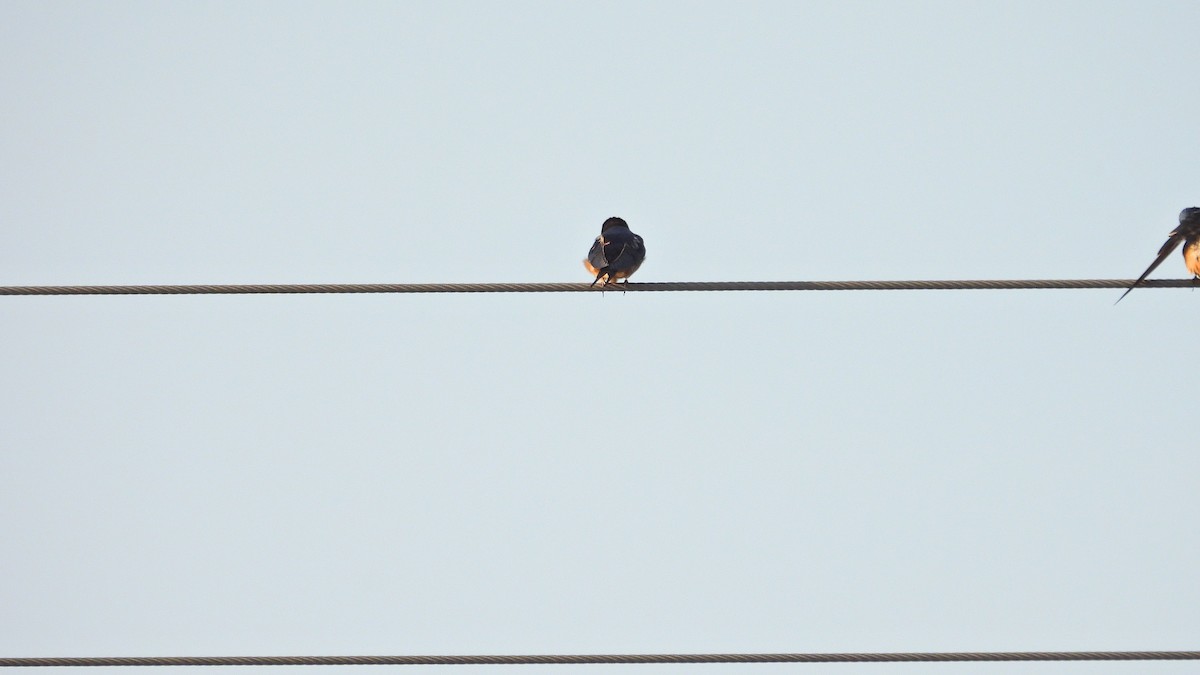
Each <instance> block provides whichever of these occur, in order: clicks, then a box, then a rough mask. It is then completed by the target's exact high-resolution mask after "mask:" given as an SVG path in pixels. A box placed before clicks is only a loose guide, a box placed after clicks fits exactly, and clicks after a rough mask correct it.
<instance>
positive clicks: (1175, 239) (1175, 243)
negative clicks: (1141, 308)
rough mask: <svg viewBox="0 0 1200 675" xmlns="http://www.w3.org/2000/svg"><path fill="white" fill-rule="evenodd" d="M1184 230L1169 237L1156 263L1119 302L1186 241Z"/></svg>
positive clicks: (1179, 229)
mask: <svg viewBox="0 0 1200 675" xmlns="http://www.w3.org/2000/svg"><path fill="white" fill-rule="evenodd" d="M1183 229H1184V228H1182V227H1180V228H1177V229H1176V230H1175V231H1173V232H1171V234H1170V235H1168V236H1167V243H1165V244H1163V245H1162V248H1160V249H1158V257H1157V258H1155V259H1154V262H1152V263H1150V266H1149V267H1147V268H1146V271H1145V272H1142V276H1140V277H1138V278H1137V281H1135V282H1133V285H1132V286H1130V287H1129V288H1128V289H1126V291H1125V292H1124V293H1122V294H1121V297H1119V298H1117V302H1120V301H1122V300H1124V299H1125V296H1126V295H1129V292H1130V291H1132V290H1133V289H1135V288H1137V287H1138V284H1140V283H1142V282H1143V281H1145V280H1146V277H1148V276H1150V273H1151V272H1153V271H1154V270H1155V269H1156V268H1157V267H1158V266H1159V265H1161V264H1162V261H1164V260H1166V259H1167V256H1169V255H1171V251H1174V250H1175V249H1176V248H1178V247H1179V244H1180V243H1181V242H1182V241H1183V240H1184V239H1185V234H1184V232H1183ZM1113 304H1114V305H1115V304H1116V303H1115V302H1114V303H1113Z"/></svg>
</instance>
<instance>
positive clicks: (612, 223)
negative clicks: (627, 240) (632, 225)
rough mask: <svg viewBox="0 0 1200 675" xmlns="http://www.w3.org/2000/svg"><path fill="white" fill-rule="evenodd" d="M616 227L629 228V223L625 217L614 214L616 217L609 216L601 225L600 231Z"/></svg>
mask: <svg viewBox="0 0 1200 675" xmlns="http://www.w3.org/2000/svg"><path fill="white" fill-rule="evenodd" d="M614 227H623V228H625V229H627V230H628V229H629V224H628V223H626V222H625V220H624V219H623V218H617V217H615V216H614V217H612V218H609V219H608V220H606V221H604V224H603V225H601V226H600V231H601V232H607V231H608V230H611V229H612V228H614Z"/></svg>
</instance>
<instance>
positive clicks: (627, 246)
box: [583, 218, 646, 286]
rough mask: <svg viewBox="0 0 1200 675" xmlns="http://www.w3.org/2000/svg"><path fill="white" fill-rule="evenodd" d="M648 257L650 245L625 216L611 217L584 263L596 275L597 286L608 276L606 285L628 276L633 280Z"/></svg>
mask: <svg viewBox="0 0 1200 675" xmlns="http://www.w3.org/2000/svg"><path fill="white" fill-rule="evenodd" d="M645 260H646V244H645V242H643V241H642V238H641V237H639V236H638V235H636V234H634V233H633V232H631V231H630V230H629V224H628V223H626V222H625V221H624V220H623V219H621V218H609V219H608V220H606V221H604V224H603V225H601V226H600V236H599V237H596V241H595V242H594V243H593V244H592V250H590V251H588V257H587V260H584V261H583V266H584V267H586V268H587V271H588V272H589V273H590V274H594V275H596V278H595V279H594V280H593V281H592V285H593V286H595V285H596V284H597V283H599V282H600V280H601V279H604V285H605V286H607V285H609V284H613V283H616V282H617V280H618V279H624V280H625V283H626V284H628V283H629V277H630V275H632V274H633V273H634V272H636V271H638V268H639V267H641V266H642V262H643V261H645Z"/></svg>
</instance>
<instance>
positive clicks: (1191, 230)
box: [1114, 206, 1200, 304]
mask: <svg viewBox="0 0 1200 675" xmlns="http://www.w3.org/2000/svg"><path fill="white" fill-rule="evenodd" d="M1181 243H1182V244H1183V264H1184V265H1187V268H1188V271H1189V272H1191V273H1192V276H1193V277H1194V278H1197V279H1200V208H1197V207H1195V206H1193V207H1190V208H1186V209H1184V210H1182V211H1180V212H1179V227H1177V228H1175V229H1174V230H1173V231H1172V232H1171V234H1169V235H1167V243H1165V244H1163V245H1162V248H1160V249H1158V257H1157V258H1155V259H1154V262H1152V263H1150V266H1149V267H1147V268H1146V271H1145V272H1142V276H1140V277H1138V280H1137V281H1135V282H1133V285H1132V286H1130V287H1129V290H1127V291H1125V292H1124V293H1122V294H1121V297H1119V298H1117V302H1120V301H1122V300H1124V299H1125V296H1126V295H1129V291H1132V290H1133V289H1135V288H1137V287H1138V284H1140V283H1142V282H1143V281H1145V280H1146V277H1148V276H1150V273H1151V272H1153V271H1154V268H1156V267H1158V266H1159V265H1161V264H1162V261H1164V260H1166V259H1167V256H1169V255H1171V251H1174V250H1175V247H1176V246H1179V245H1180V244H1181ZM1114 304H1115V303H1114Z"/></svg>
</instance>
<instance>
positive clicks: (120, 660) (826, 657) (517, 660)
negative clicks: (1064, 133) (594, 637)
mask: <svg viewBox="0 0 1200 675" xmlns="http://www.w3.org/2000/svg"><path fill="white" fill-rule="evenodd" d="M1197 660H1200V651H1194V652H933V653H929V652H924V653H922V652H908V653H863V654H544V655H493V656H487V655H483V656H161V657H137V656H127V657H64V658H54V657H46V658H0V667H16V668H28V667H37V666H366V665H375V666H479V665H535V664H543V665H548V664H554V665H579V664H605V663H608V664H614V663H922V662H923V663H936V662H953V661H1197Z"/></svg>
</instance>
